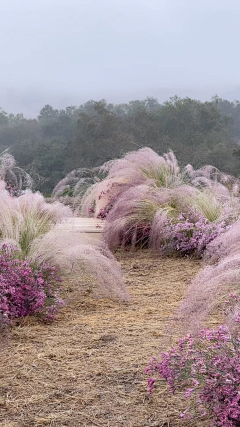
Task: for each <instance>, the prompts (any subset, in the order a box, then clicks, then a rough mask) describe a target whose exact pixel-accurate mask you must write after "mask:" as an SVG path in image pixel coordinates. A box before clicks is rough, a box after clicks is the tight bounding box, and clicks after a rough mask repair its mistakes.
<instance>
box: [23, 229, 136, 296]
mask: <svg viewBox="0 0 240 427" xmlns="http://www.w3.org/2000/svg"><path fill="white" fill-rule="evenodd" d="M29 257H30V258H33V259H36V258H38V257H39V258H40V259H41V261H43V262H47V263H50V264H51V265H55V266H56V267H57V268H58V270H59V272H60V274H61V275H62V276H63V277H64V276H67V275H71V277H74V278H75V279H76V280H78V281H79V288H80V289H81V284H82V278H81V273H82V272H83V271H85V272H86V273H88V274H89V275H90V276H91V277H92V279H93V281H94V282H93V283H94V292H95V293H96V294H97V295H98V296H103V297H108V298H112V299H114V300H123V301H127V300H128V293H127V291H126V287H125V284H124V281H123V277H122V273H121V268H120V264H119V263H118V262H117V261H116V259H115V258H114V256H113V255H112V254H111V252H110V251H109V249H108V248H107V247H106V245H105V244H104V242H101V241H99V240H97V239H91V238H89V237H87V236H86V235H85V234H84V233H78V232H74V231H68V230H64V229H61V231H60V230H59V228H58V227H55V228H53V229H52V230H51V231H49V232H48V233H47V234H45V235H44V236H42V237H40V238H39V239H35V240H34V241H33V243H32V245H31V250H30V253H29Z"/></svg>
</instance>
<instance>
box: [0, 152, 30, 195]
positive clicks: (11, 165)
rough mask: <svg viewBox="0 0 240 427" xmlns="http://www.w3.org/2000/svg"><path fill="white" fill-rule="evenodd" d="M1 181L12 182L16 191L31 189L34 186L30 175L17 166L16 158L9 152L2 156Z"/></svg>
mask: <svg viewBox="0 0 240 427" xmlns="http://www.w3.org/2000/svg"><path fill="white" fill-rule="evenodd" d="M0 179H1V180H4V181H5V182H11V184H12V185H13V186H14V188H15V189H16V190H22V188H23V187H24V188H31V187H32V184H33V181H32V178H31V177H30V175H29V174H28V173H27V172H25V171H24V170H23V169H22V168H20V167H18V166H16V161H15V159H14V157H13V156H12V155H11V154H10V153H8V152H7V150H6V151H4V152H3V153H1V154H0ZM5 185H6V184H5Z"/></svg>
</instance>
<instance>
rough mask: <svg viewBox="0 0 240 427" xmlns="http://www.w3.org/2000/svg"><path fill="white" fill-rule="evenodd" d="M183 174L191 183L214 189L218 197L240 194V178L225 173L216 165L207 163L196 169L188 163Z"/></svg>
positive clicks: (227, 197) (226, 197)
mask: <svg viewBox="0 0 240 427" xmlns="http://www.w3.org/2000/svg"><path fill="white" fill-rule="evenodd" d="M183 174H184V175H185V177H186V178H187V180H188V181H189V182H190V183H191V184H193V185H195V186H197V187H200V188H202V187H203V188H204V187H206V188H209V189H210V190H212V191H213V193H214V194H215V196H216V197H217V198H220V199H223V200H224V199H225V200H227V199H229V198H230V197H231V196H235V197H236V196H239V189H240V180H239V178H236V177H234V176H232V175H228V174H226V173H223V172H221V171H219V170H218V169H217V168H215V167H214V166H211V165H206V166H203V167H202V168H200V169H197V170H194V169H193V167H192V165H187V166H186V167H185V168H184V171H183Z"/></svg>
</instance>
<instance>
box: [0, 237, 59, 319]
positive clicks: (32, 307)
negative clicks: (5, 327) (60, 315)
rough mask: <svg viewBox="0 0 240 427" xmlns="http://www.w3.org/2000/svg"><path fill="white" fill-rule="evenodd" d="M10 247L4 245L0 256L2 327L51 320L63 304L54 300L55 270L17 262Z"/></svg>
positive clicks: (43, 265)
mask: <svg viewBox="0 0 240 427" xmlns="http://www.w3.org/2000/svg"><path fill="white" fill-rule="evenodd" d="M16 256H17V252H16V250H14V248H13V247H11V246H7V245H3V246H2V251H1V254H0V317H1V321H2V322H3V323H5V324H8V323H11V321H12V320H13V319H15V318H19V317H23V316H28V315H32V314H36V313H37V314H38V315H40V316H41V318H42V319H43V320H45V321H51V320H54V318H55V314H56V313H57V311H58V308H59V306H60V305H61V304H62V303H63V302H62V300H61V299H60V298H58V296H57V290H58V287H59V286H57V283H58V282H60V281H61V279H60V278H58V277H57V275H56V268H55V267H52V266H50V265H49V264H47V263H43V264H37V263H36V262H35V263H33V262H31V261H30V260H28V259H27V258H25V259H24V260H20V259H17V258H16Z"/></svg>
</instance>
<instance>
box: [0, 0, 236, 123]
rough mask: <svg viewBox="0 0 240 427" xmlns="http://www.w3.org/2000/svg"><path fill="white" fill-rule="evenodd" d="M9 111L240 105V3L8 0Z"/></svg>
mask: <svg viewBox="0 0 240 427" xmlns="http://www.w3.org/2000/svg"><path fill="white" fill-rule="evenodd" d="M0 10H1V14H0V25H1V27H0V28H1V41H0V46H1V49H0V52H1V56H0V58H1V60H0V66H1V74H0V75H1V79H0V106H1V107H2V108H3V109H4V110H5V111H7V112H9V113H10V112H13V113H20V112H22V113H24V115H26V116H27V117H36V115H37V114H38V112H39V110H40V109H41V108H42V107H43V106H44V105H45V104H50V105H52V106H53V107H54V108H58V109H60V108H65V107H66V106H68V105H80V104H83V103H84V102H86V101H88V100H90V99H94V100H99V99H103V98H104V99H106V100H107V101H108V102H114V103H121V102H128V101H130V100H133V99H144V98H146V97H147V96H152V97H155V98H157V99H158V100H159V102H164V101H165V100H167V99H169V97H170V96H174V95H179V96H181V97H184V96H189V97H192V98H196V99H200V100H202V101H204V100H209V99H211V97H212V96H213V95H215V94H218V95H219V96H221V97H223V98H226V99H229V100H230V101H232V100H234V99H238V98H240V78H239V71H238V70H239V68H240V58H239V56H238V54H237V41H238V39H239V36H240V25H239V24H240V2H238V1H237V0H231V2H226V1H225V0H202V1H201V2H198V1H196V0H192V2H191V3H190V2H189V1H187V0H184V1H181V3H180V2H179V1H177V0H115V1H114V2H113V1H112V0H58V1H57V0H51V1H50V2H49V1H47V0H41V2H39V3H36V2H34V3H33V2H32V1H31V0H21V2H20V1H19V2H18V1H16V0H9V1H5V0H3V1H2V2H1V9H0Z"/></svg>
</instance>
